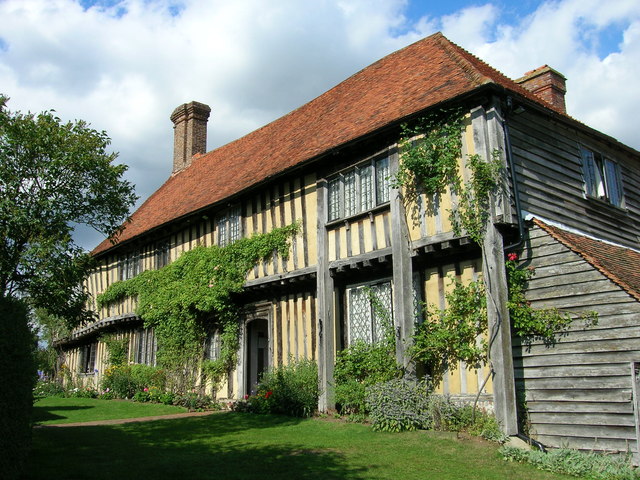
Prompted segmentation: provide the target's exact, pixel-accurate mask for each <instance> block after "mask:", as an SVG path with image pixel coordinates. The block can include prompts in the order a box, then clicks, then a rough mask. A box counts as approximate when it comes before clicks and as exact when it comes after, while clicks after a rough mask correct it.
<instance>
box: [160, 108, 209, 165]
mask: <svg viewBox="0 0 640 480" xmlns="http://www.w3.org/2000/svg"><path fill="white" fill-rule="evenodd" d="M210 113H211V108H209V106H208V105H205V104H204V103H199V102H189V103H185V104H183V105H180V106H179V107H178V108H176V109H175V110H174V111H173V113H172V114H171V117H170V118H171V121H172V122H173V172H172V174H175V173H177V172H179V171H180V170H182V169H183V168H185V167H188V166H189V165H190V164H191V159H192V158H193V156H194V155H195V154H196V153H205V152H206V151H207V120H208V119H209V114H210Z"/></svg>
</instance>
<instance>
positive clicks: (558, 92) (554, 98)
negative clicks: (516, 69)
mask: <svg viewBox="0 0 640 480" xmlns="http://www.w3.org/2000/svg"><path fill="white" fill-rule="evenodd" d="M566 80H567V79H566V78H565V77H564V75H562V74H561V73H560V72H558V71H557V70H554V69H553V68H551V67H550V66H549V65H543V66H542V67H540V68H536V69H535V70H531V71H530V72H527V73H525V74H524V77H522V78H518V79H517V80H516V83H519V84H520V85H522V86H523V87H524V88H526V89H527V90H529V91H530V92H532V93H533V94H534V95H536V96H537V97H539V98H541V99H542V100H544V101H546V102H547V103H550V104H551V105H553V106H554V107H556V109H558V110H561V111H562V112H563V113H567V107H566V105H565V103H564V95H565V93H566V92H567V88H566V83H565V82H566Z"/></svg>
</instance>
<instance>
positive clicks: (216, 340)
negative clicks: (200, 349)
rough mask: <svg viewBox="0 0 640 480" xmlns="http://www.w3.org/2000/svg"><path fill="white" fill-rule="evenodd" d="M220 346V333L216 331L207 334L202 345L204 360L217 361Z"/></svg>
mask: <svg viewBox="0 0 640 480" xmlns="http://www.w3.org/2000/svg"><path fill="white" fill-rule="evenodd" d="M220 346H221V341H220V332H219V331H218V330H213V331H212V332H209V334H208V335H207V338H206V339H205V343H204V358H205V360H217V359H218V358H220Z"/></svg>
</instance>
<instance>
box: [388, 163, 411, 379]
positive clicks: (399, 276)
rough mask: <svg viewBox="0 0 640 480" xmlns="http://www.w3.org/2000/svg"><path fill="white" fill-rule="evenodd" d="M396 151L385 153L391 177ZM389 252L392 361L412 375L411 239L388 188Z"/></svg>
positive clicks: (399, 202)
mask: <svg viewBox="0 0 640 480" xmlns="http://www.w3.org/2000/svg"><path fill="white" fill-rule="evenodd" d="M398 161H399V158H398V154H397V153H394V154H392V155H390V156H389V167H390V173H391V176H394V175H395V174H396V173H397V172H398ZM390 196H391V253H392V268H393V317H394V324H395V327H396V360H397V362H398V364H400V365H402V366H404V368H405V374H406V375H407V376H415V365H413V364H411V362H410V361H409V356H408V354H407V353H408V352H407V351H408V349H409V348H410V347H411V344H412V336H413V325H414V321H415V319H414V318H413V270H412V265H411V241H410V239H409V229H408V228H407V216H406V213H405V209H404V205H403V204H402V198H401V196H400V191H399V190H398V189H395V188H394V189H392V190H391V195H390Z"/></svg>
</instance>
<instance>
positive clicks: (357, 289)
mask: <svg viewBox="0 0 640 480" xmlns="http://www.w3.org/2000/svg"><path fill="white" fill-rule="evenodd" d="M346 293H347V329H348V341H349V344H350V345H352V344H353V343H354V342H356V341H358V340H362V341H364V342H366V343H376V342H379V341H381V340H382V339H383V338H384V334H385V329H386V328H390V327H392V324H393V314H392V312H393V304H392V295H391V282H389V281H385V282H380V283H376V284H369V285H359V286H354V287H349V288H347V292H346Z"/></svg>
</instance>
